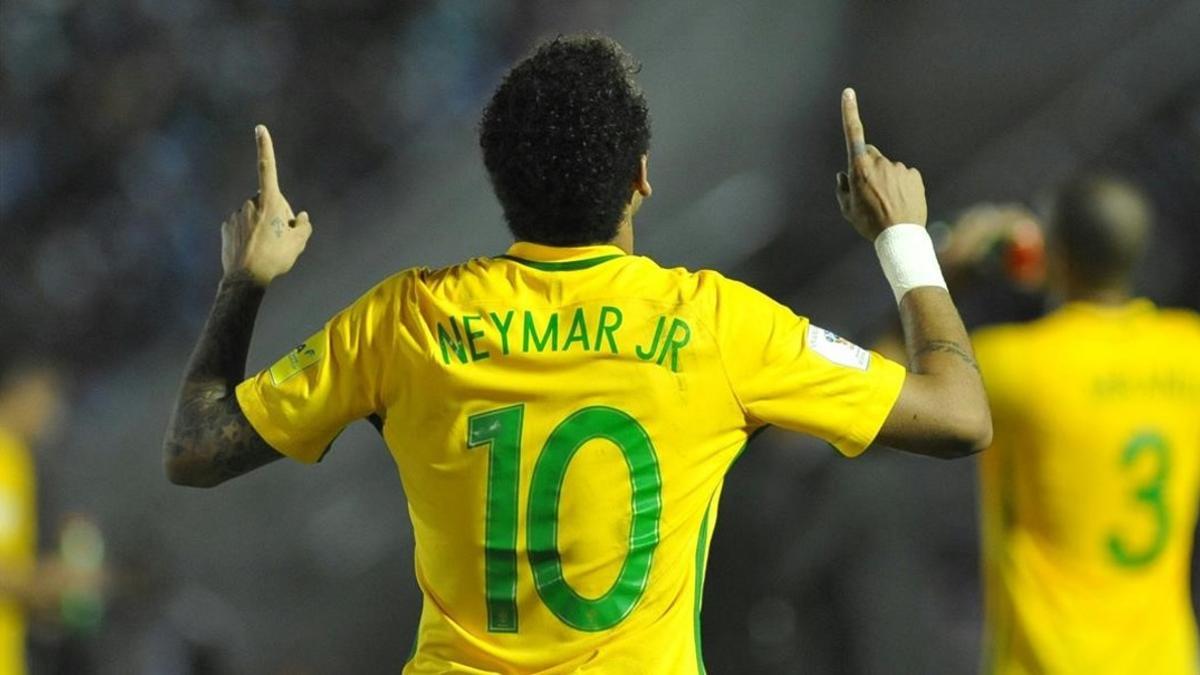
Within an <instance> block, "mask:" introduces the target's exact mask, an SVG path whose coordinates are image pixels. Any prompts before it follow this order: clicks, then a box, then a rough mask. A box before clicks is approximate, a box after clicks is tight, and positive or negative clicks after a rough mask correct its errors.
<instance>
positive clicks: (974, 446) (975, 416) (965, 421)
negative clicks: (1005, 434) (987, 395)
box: [939, 404, 992, 459]
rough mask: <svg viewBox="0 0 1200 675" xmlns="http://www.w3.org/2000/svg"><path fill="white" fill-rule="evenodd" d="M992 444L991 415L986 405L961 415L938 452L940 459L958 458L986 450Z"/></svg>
mask: <svg viewBox="0 0 1200 675" xmlns="http://www.w3.org/2000/svg"><path fill="white" fill-rule="evenodd" d="M991 444H992V415H991V411H989V410H988V408H987V405H986V404H984V405H981V406H979V408H978V409H977V410H973V411H970V413H968V414H964V415H961V416H960V417H959V419H958V420H956V422H955V424H954V428H953V431H952V432H951V433H950V434H949V437H948V438H947V439H946V442H945V444H944V446H943V448H942V452H941V453H939V457H941V458H942V459H960V458H962V457H970V456H971V455H974V454H977V453H980V452H982V451H984V450H986V449H987V448H988V447H989V446H991Z"/></svg>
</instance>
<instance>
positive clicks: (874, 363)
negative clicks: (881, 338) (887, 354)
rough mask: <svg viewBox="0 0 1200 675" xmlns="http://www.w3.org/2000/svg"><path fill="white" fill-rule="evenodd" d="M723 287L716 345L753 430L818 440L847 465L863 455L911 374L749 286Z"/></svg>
mask: <svg viewBox="0 0 1200 675" xmlns="http://www.w3.org/2000/svg"><path fill="white" fill-rule="evenodd" d="M716 285H717V291H716V297H717V302H716V307H715V319H714V320H715V325H716V329H715V330H716V334H717V341H718V345H719V348H720V351H721V358H722V360H723V362H724V364H725V369H726V374H727V375H728V377H729V381H730V386H731V387H732V389H733V393H734V395H735V397H736V398H737V399H738V402H739V403H740V404H741V406H742V409H743V410H744V412H745V414H746V416H747V422H748V423H749V424H751V425H761V424H773V425H776V426H779V427H782V428H784V429H789V430H792V431H799V432H803V433H806V434H810V435H812V436H816V437H818V438H821V439H823V440H825V441H827V442H829V443H830V444H832V445H833V446H834V447H835V448H837V449H838V451H839V452H841V453H842V454H843V455H846V456H847V457H854V456H857V455H859V454H861V453H862V452H863V451H864V450H865V449H866V448H867V446H868V445H870V444H871V442H872V441H873V440H875V436H876V435H877V434H878V433H879V429H880V427H882V426H883V422H884V420H886V419H887V416H888V414H889V413H890V412H891V410H892V406H893V405H894V404H895V402H896V399H897V398H898V397H899V395H900V388H901V386H902V385H903V384H904V378H905V375H906V371H905V369H904V367H903V366H901V365H900V364H898V363H896V362H894V361H890V360H888V359H886V358H884V357H883V356H881V355H880V354H878V353H876V352H871V351H867V350H865V349H862V348H861V347H858V346H857V345H855V344H853V343H851V342H849V341H847V340H844V339H843V338H840V337H838V336H837V335H834V334H833V333H831V332H829V331H827V330H824V329H822V328H820V327H818V326H814V325H812V324H811V323H810V322H809V321H808V319H806V318H804V317H802V316H797V315H796V314H795V313H794V312H792V311H791V310H790V309H788V308H787V307H785V306H783V305H781V304H780V303H778V302H775V301H774V300H772V299H771V298H769V297H767V296H766V295H764V294H763V293H760V292H759V291H757V290H755V289H753V288H751V287H749V286H747V285H745V284H742V283H739V282H736V281H731V280H728V279H724V278H717V279H716Z"/></svg>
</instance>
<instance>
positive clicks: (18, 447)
mask: <svg viewBox="0 0 1200 675" xmlns="http://www.w3.org/2000/svg"><path fill="white" fill-rule="evenodd" d="M35 503H36V502H35V499H34V472H33V457H32V456H31V454H30V452H29V449H28V448H27V447H26V446H25V444H24V443H23V442H22V441H21V440H20V439H18V438H17V437H16V436H14V435H12V434H10V433H9V432H7V431H6V430H4V429H3V428H0V567H2V568H3V572H0V573H2V574H5V575H6V576H20V575H22V574H24V573H26V572H28V571H30V570H31V569H32V568H33V566H34V563H35V556H36V538H37V532H36V528H37V519H36V514H35V510H34V509H35ZM24 672H25V611H24V608H23V607H22V606H21V604H20V603H19V602H18V601H17V600H16V599H15V598H7V597H4V595H3V594H2V593H0V673H4V674H5V675H9V674H11V675H21V673H24Z"/></svg>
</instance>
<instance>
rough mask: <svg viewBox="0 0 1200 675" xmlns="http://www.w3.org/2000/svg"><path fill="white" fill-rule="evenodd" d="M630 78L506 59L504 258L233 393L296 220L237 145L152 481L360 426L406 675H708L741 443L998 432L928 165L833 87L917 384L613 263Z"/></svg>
mask: <svg viewBox="0 0 1200 675" xmlns="http://www.w3.org/2000/svg"><path fill="white" fill-rule="evenodd" d="M633 72H634V67H633V65H632V62H631V60H630V59H629V57H628V56H627V55H626V54H625V52H624V51H623V50H622V49H621V48H620V47H619V46H618V45H617V44H616V43H615V42H613V41H611V40H609V39H607V38H602V37H595V36H575V37H565V38H558V39H555V40H553V41H550V42H548V43H545V44H543V45H541V46H540V47H539V48H538V49H537V50H536V51H535V52H534V53H533V54H532V55H531V56H529V57H528V58H526V59H525V60H523V61H521V62H520V63H519V64H517V65H516V66H515V67H514V68H513V69H512V70H511V71H510V72H509V73H508V75H507V76H506V77H505V79H504V81H503V82H502V83H501V84H500V86H499V88H498V89H497V90H496V92H495V93H494V95H493V97H492V99H491V101H490V102H489V104H488V105H487V107H486V110H485V111H484V114H483V120H482V124H481V126H480V144H481V146H482V148H483V159H484V163H485V165H486V166H487V169H488V172H489V174H490V176H491V180H492V185H493V187H494V189H495V193H496V195H497V197H498V198H499V200H500V203H501V205H502V206H503V210H504V216H505V220H506V221H507V224H508V227H509V229H510V230H511V231H512V233H513V236H514V238H515V239H516V243H514V244H513V245H512V247H511V248H510V249H509V250H508V251H507V252H506V253H505V254H503V255H496V256H490V257H481V258H475V259H472V260H469V261H467V262H465V263H462V264H459V265H454V266H451V267H447V268H445V269H439V270H429V269H411V270H407V271H403V272H400V273H398V274H396V275H394V276H392V277H390V278H388V279H386V280H385V281H383V282H382V283H381V284H379V285H378V286H376V287H375V288H374V289H372V290H370V291H369V292H368V293H367V294H366V295H364V296H363V297H362V298H360V299H359V300H358V301H357V302H355V303H354V304H352V305H351V306H350V307H349V308H347V309H346V310H344V311H343V312H341V313H340V314H337V315H336V316H334V317H333V318H332V319H330V320H329V321H328V322H327V323H326V324H325V326H324V327H323V328H322V329H320V330H318V331H317V332H316V333H315V334H313V335H312V336H310V337H308V338H307V339H305V340H304V341H303V342H301V343H300V344H299V345H298V346H297V347H296V348H295V349H293V350H291V351H290V352H288V353H287V354H286V355H285V356H284V357H283V358H282V359H280V360H279V361H278V362H277V363H275V364H274V365H272V366H271V367H269V368H267V369H266V370H264V371H262V372H261V373H259V374H258V375H256V376H254V377H252V378H250V379H249V380H246V381H245V382H242V379H243V369H244V364H245V358H246V351H247V348H248V346H249V343H250V333H251V326H252V324H253V322H254V318H255V313H256V312H257V309H258V305H259V302H260V300H261V299H262V297H263V293H264V291H265V289H266V287H267V285H268V284H269V283H270V281H271V280H272V279H273V278H275V277H276V276H278V275H280V274H283V273H284V272H286V271H287V270H288V269H289V268H291V266H292V264H293V263H294V262H295V260H296V257H297V256H298V255H299V254H300V252H301V250H302V249H303V248H304V246H305V243H306V241H307V240H308V237H309V233H310V232H311V225H310V223H309V220H308V216H307V215H306V214H305V213H303V212H301V213H300V214H299V215H296V216H293V213H292V210H291V207H290V206H289V204H288V202H287V201H286V200H285V199H284V197H283V195H282V194H281V193H280V190H279V186H278V182H277V178H276V169H275V159H274V152H273V149H272V142H271V137H270V135H269V134H268V133H267V131H266V129H265V128H261V127H260V128H259V129H258V131H257V134H258V136H257V138H258V149H259V182H260V185H259V187H260V192H259V195H258V198H257V199H256V200H253V201H247V202H246V203H245V204H244V205H243V207H242V209H241V210H240V211H239V212H237V213H235V214H234V215H232V216H231V217H230V219H229V221H227V222H226V224H225V227H224V229H223V263H224V269H225V276H224V278H223V279H222V281H221V283H220V286H219V288H218V291H217V298H216V301H215V304H214V306H213V309H212V313H211V315H210V317H209V320H208V323H207V324H206V326H205V328H204V330H203V332H202V334H201V336H200V340H199V344H198V345H197V347H196V350H195V353H194V354H193V356H192V359H191V362H190V363H189V365H188V367H187V371H186V374H185V377H184V382H183V386H182V391H181V393H180V395H179V400H178V403H177V406H176V409H175V413H174V417H173V420H172V423H171V425H170V428H169V430H168V432H167V438H166V441H165V454H166V467H167V472H168V475H169V477H170V478H171V480H173V481H175V482H177V483H183V484H188V485H196V486H211V485H215V484H217V483H220V482H222V481H224V480H226V479H228V478H231V477H233V476H237V475H239V474H241V473H244V472H246V471H249V470H251V469H254V468H255V467H259V466H261V465H264V464H266V463H268V462H271V461H273V460H276V459H278V458H279V457H281V456H287V457H290V458H293V459H296V460H299V461H301V462H316V461H319V460H320V459H321V457H323V456H324V454H325V453H326V452H327V450H328V449H329V447H330V444H331V443H332V442H333V440H334V438H335V437H336V436H337V434H338V432H339V431H340V430H341V429H342V428H343V427H344V426H345V425H346V424H348V423H350V422H352V421H354V420H357V419H362V418H372V419H373V420H374V421H375V423H376V425H377V426H378V427H379V428H380V429H381V432H382V434H383V437H384V439H385V440H386V442H387V445H388V447H389V449H390V450H391V453H392V456H393V458H394V459H395V461H396V464H397V467H398V469H399V474H400V478H401V481H402V482H403V484H404V490H405V494H406V495H407V497H408V501H409V511H410V515H411V518H412V522H413V531H414V536H415V548H416V574H417V581H418V584H419V586H420V588H421V590H422V592H423V597H424V606H423V609H422V614H421V623H420V628H419V632H418V636H417V641H416V645H415V648H414V654H413V656H412V658H411V659H410V660H409V662H408V664H407V665H406V667H405V672H406V673H445V672H456V673H482V672H506V673H516V672H546V673H549V672H555V673H560V672H561V673H565V672H604V673H680V672H703V669H704V666H703V661H702V658H701V651H700V644H699V612H700V600H701V596H702V588H703V582H704V566H705V559H706V556H707V552H708V546H709V541H710V538H711V536H712V532H713V526H714V523H715V519H716V512H717V503H718V499H719V497H720V492H721V485H722V481H723V477H724V475H725V472H726V471H727V470H728V468H729V466H730V464H731V463H732V462H733V461H734V459H735V458H736V457H737V456H738V454H739V453H740V452H741V451H742V448H743V447H744V446H745V445H746V442H747V439H748V438H749V437H750V435H751V434H752V433H753V432H754V431H755V430H757V429H760V428H762V427H764V426H765V425H768V424H774V425H777V426H780V427H783V428H787V429H792V430H796V431H800V432H805V433H809V434H813V435H816V436H818V437H820V438H823V439H825V440H827V441H829V442H830V443H831V444H833V445H834V446H835V447H836V448H837V449H838V450H839V451H841V452H842V453H843V454H845V455H849V456H854V455H857V454H859V453H861V452H862V451H863V450H864V449H865V448H866V447H867V446H868V445H869V444H870V443H871V442H872V441H874V440H879V441H880V442H883V443H886V444H889V445H892V446H894V447H897V448H902V449H907V450H911V451H913V452H918V453H923V454H928V455H935V456H939V457H957V456H962V455H967V454H970V453H972V452H975V451H977V450H979V449H980V448H982V447H984V446H985V445H986V444H987V443H988V442H989V441H990V437H991V420H990V417H989V414H988V409H987V402H986V398H985V395H984V392H983V387H982V384H981V382H980V379H979V375H978V373H977V370H976V367H975V364H974V362H973V360H972V357H971V351H970V344H969V342H968V341H967V335H966V333H965V330H964V328H963V326H962V322H961V321H960V319H959V316H958V313H957V311H956V310H955V308H954V306H953V304H952V303H951V301H950V296H949V295H948V294H947V292H946V291H945V288H944V283H943V282H942V279H941V274H940V271H939V269H938V267H937V263H936V259H935V257H934V255H933V252H932V245H931V244H930V241H929V237H928V235H927V234H926V233H925V230H924V227H923V225H924V223H925V216H926V205H925V193H924V187H923V185H922V181H921V177H920V175H919V174H918V173H917V172H916V171H915V170H913V169H909V168H907V167H905V166H904V165H902V164H899V163H895V162H891V161H889V160H888V159H886V158H885V157H884V156H883V155H882V154H881V153H880V152H879V151H878V150H877V149H876V148H874V147H873V146H869V145H867V144H866V142H865V140H864V135H863V129H862V125H861V123H860V121H859V115H858V107H857V101H856V99H855V96H854V92H853V91H851V90H847V91H846V92H845V93H844V94H843V96H842V112H843V118H844V127H845V136H846V149H847V153H848V161H849V168H848V171H847V172H846V173H844V174H839V177H838V191H837V195H838V201H839V203H840V205H841V207H842V211H843V214H844V215H845V216H846V217H847V218H848V219H849V220H850V222H851V223H853V224H854V226H855V227H856V228H857V229H858V230H859V232H861V233H862V234H863V235H864V236H865V237H866V238H867V239H868V240H873V241H875V243H876V247H877V249H878V250H879V254H880V259H881V261H882V265H883V267H884V269H885V272H886V273H887V274H888V275H889V278H890V279H891V281H892V283H893V288H894V290H895V294H896V298H897V301H898V302H899V307H900V313H901V315H902V316H903V317H904V323H905V327H906V329H907V331H908V333H907V335H908V346H909V347H910V349H911V352H912V353H911V356H912V362H913V363H914V368H913V372H912V373H906V372H905V369H904V368H902V367H901V366H899V365H897V364H896V363H894V362H891V361H888V360H886V359H884V358H882V357H880V356H878V355H877V354H873V353H870V352H867V351H865V350H863V349H860V348H859V347H857V346H855V345H853V344H851V343H849V342H846V341H845V340H842V339H841V338H838V337H837V336H835V335H833V334H832V333H830V332H828V331H826V330H822V329H821V328H818V327H817V326H814V325H811V324H810V323H809V322H808V320H807V319H805V318H803V317H799V316H796V315H795V314H793V313H792V312H791V311H790V310H789V309H787V308H786V307H783V306H781V305H780V304H778V303H776V302H774V301H772V300H771V299H770V298H768V297H766V296H764V295H763V294H761V293H758V292H757V291H755V290H753V289H752V288H750V287H748V286H745V285H743V284H740V283H737V282H734V281H731V280H728V279H726V278H724V277H722V276H721V275H719V274H717V273H715V272H710V271H701V272H689V271H686V270H682V269H664V268H662V267H659V266H658V265H657V264H655V263H654V261H652V260H650V259H648V258H645V257H640V256H637V255H634V254H633V242H634V226H633V218H634V215H635V214H636V213H637V211H638V208H639V207H640V206H641V204H642V201H643V200H644V199H645V198H647V197H649V196H650V192H651V189H650V183H649V178H648V174H647V155H646V153H647V150H648V144H649V137H650V131H649V126H648V116H647V110H646V104H645V101H644V99H643V97H642V94H641V93H640V91H639V89H638V88H637V86H636V84H635V83H634V81H633V79H632V73H633Z"/></svg>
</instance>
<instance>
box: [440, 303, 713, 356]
mask: <svg viewBox="0 0 1200 675" xmlns="http://www.w3.org/2000/svg"><path fill="white" fill-rule="evenodd" d="M568 315H569V317H568ZM560 317H561V318H560ZM623 322H624V316H623V315H622V313H621V310H620V308H618V307H612V306H610V305H604V306H602V307H600V309H599V311H598V312H597V313H595V314H594V315H591V316H589V314H588V312H587V311H585V309H584V308H583V307H577V308H576V309H575V310H574V311H573V312H572V311H569V310H561V311H560V310H542V311H533V310H528V309H526V310H520V311H518V310H515V309H510V310H507V311H505V312H503V313H500V312H479V313H477V314H462V315H459V316H451V317H448V318H447V319H446V320H445V321H439V322H438V323H437V328H436V330H437V340H438V347H439V348H440V349H441V354H442V362H443V363H445V364H446V365H451V363H452V362H457V363H459V364H468V363H474V362H475V361H482V360H484V359H488V358H491V357H492V356H493V354H494V353H495V351H496V346H498V347H499V355H500V356H507V355H508V354H509V353H511V352H512V351H514V350H518V349H519V350H520V351H521V352H522V353H531V352H532V353H544V352H569V351H572V350H576V351H580V352H599V351H605V350H607V351H608V352H609V353H612V354H621V353H624V351H623V350H626V349H628V348H629V347H628V346H627V344H632V345H633V350H634V351H633V353H634V354H636V355H637V357H638V358H639V359H641V360H643V361H654V362H655V363H656V364H658V365H660V366H662V365H667V367H669V368H670V369H671V371H672V372H676V373H677V372H679V352H680V351H681V350H682V349H683V348H684V347H686V346H687V344H688V342H689V341H691V339H692V328H691V326H689V325H688V322H687V321H685V320H684V319H682V318H680V317H677V316H668V315H665V314H664V315H660V316H659V317H658V320H657V321H656V322H655V323H654V331H653V333H652V334H649V333H648V334H646V335H642V336H640V337H641V340H635V341H633V342H632V343H627V342H623V340H622V336H621V334H620V330H621V324H622V323H623ZM489 344H490V345H493V346H491V347H487V345H489ZM485 347H486V348H485Z"/></svg>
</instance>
